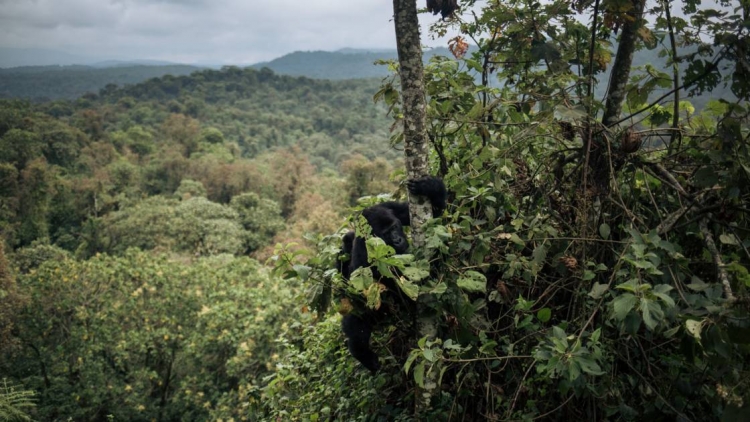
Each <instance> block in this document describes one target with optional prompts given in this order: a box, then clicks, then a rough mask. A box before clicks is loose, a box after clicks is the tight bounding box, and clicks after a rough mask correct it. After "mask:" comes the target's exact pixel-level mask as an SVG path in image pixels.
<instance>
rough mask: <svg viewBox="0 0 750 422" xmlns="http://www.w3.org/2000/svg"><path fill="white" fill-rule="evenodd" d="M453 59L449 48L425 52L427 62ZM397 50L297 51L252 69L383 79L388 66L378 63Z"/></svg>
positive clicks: (337, 77) (394, 57)
mask: <svg viewBox="0 0 750 422" xmlns="http://www.w3.org/2000/svg"><path fill="white" fill-rule="evenodd" d="M436 55H440V56H450V52H449V51H448V49H447V48H435V49H431V50H427V51H425V52H424V60H425V61H427V60H429V59H430V58H431V57H433V56H436ZM396 58H397V54H396V50H362V49H354V48H344V49H341V50H338V51H334V52H331V51H295V52H294V53H290V54H287V55H285V56H282V57H279V58H277V59H274V60H271V61H269V62H263V63H257V64H254V65H253V66H252V67H253V68H256V69H261V68H263V67H267V68H269V69H271V70H273V71H274V72H276V73H278V74H281V75H290V76H307V77H308V78H314V79H359V78H382V77H385V76H387V75H388V68H387V67H386V66H379V65H376V64H374V62H375V61H376V60H393V59H396Z"/></svg>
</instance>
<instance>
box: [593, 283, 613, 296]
mask: <svg viewBox="0 0 750 422" xmlns="http://www.w3.org/2000/svg"><path fill="white" fill-rule="evenodd" d="M608 290H609V285H608V284H599V283H594V287H592V288H591V291H590V292H589V296H590V297H591V298H593V299H600V298H601V297H602V296H604V294H605V293H607V291H608Z"/></svg>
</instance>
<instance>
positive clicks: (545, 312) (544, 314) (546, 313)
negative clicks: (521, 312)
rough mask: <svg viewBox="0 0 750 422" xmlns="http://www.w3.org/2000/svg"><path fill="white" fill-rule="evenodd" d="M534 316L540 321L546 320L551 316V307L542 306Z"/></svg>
mask: <svg viewBox="0 0 750 422" xmlns="http://www.w3.org/2000/svg"><path fill="white" fill-rule="evenodd" d="M536 317H537V319H538V320H539V321H541V322H547V321H549V320H550V318H552V309H550V308H542V309H540V310H539V311H538V312H537V313H536Z"/></svg>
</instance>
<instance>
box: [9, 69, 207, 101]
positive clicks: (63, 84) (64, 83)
mask: <svg viewBox="0 0 750 422" xmlns="http://www.w3.org/2000/svg"><path fill="white" fill-rule="evenodd" d="M202 69H203V68H200V67H196V66H188V65H182V64H179V65H169V66H147V65H130V64H122V65H121V66H111V67H103V68H99V67H93V66H82V65H70V66H25V67H14V68H10V69H0V98H25V99H30V100H37V101H42V100H58V99H69V100H72V99H75V98H78V97H80V96H81V95H83V94H85V93H87V92H93V93H98V92H99V90H100V89H102V88H104V87H105V86H107V85H108V84H114V85H118V86H125V85H134V84H137V83H140V82H143V81H145V80H148V79H151V78H158V77H162V76H164V75H173V76H182V75H189V74H191V73H193V72H195V71H197V70H202Z"/></svg>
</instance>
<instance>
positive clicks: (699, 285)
mask: <svg viewBox="0 0 750 422" xmlns="http://www.w3.org/2000/svg"><path fill="white" fill-rule="evenodd" d="M690 281H691V283H690V284H688V285H687V287H688V289H690V290H693V291H695V292H702V291H704V290H706V289H708V288H709V287H711V285H710V284H708V283H706V282H705V281H703V280H701V279H700V278H698V277H696V276H693V277H692V278H691V279H690Z"/></svg>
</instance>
